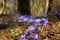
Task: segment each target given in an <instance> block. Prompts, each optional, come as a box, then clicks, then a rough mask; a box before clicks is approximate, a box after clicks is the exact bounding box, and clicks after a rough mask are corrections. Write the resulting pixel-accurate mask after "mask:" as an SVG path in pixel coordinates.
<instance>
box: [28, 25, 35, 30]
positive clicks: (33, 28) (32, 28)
mask: <svg viewBox="0 0 60 40" xmlns="http://www.w3.org/2000/svg"><path fill="white" fill-rule="evenodd" d="M35 29H36V26H29V27H28V31H33V30H35Z"/></svg>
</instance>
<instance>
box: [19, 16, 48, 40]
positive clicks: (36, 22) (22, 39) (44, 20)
mask: <svg viewBox="0 0 60 40" xmlns="http://www.w3.org/2000/svg"><path fill="white" fill-rule="evenodd" d="M18 22H26V23H28V24H30V23H34V24H33V25H31V26H29V27H28V32H26V33H25V34H23V35H21V36H20V40H28V39H27V38H26V36H30V37H32V38H33V39H34V40H39V35H38V34H34V33H32V31H33V30H36V32H39V31H40V30H38V29H37V26H39V25H44V26H46V25H47V24H48V19H47V18H35V17H34V16H29V17H26V16H21V17H19V18H18Z"/></svg>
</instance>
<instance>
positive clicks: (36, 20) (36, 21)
mask: <svg viewBox="0 0 60 40" xmlns="http://www.w3.org/2000/svg"><path fill="white" fill-rule="evenodd" d="M41 21H42V20H41V19H35V20H34V22H35V23H39V22H41Z"/></svg>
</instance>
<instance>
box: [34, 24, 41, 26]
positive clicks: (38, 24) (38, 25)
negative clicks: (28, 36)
mask: <svg viewBox="0 0 60 40" xmlns="http://www.w3.org/2000/svg"><path fill="white" fill-rule="evenodd" d="M34 25H35V26H40V25H42V24H41V23H34Z"/></svg>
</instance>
